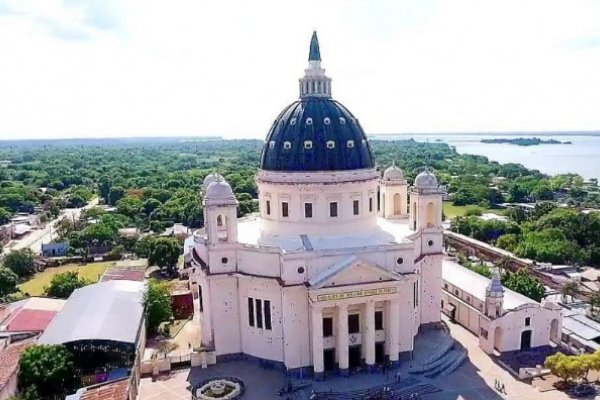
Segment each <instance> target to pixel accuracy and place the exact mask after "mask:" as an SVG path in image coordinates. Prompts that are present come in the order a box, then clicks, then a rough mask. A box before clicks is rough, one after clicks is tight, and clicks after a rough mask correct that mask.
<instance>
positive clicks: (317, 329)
mask: <svg viewBox="0 0 600 400" xmlns="http://www.w3.org/2000/svg"><path fill="white" fill-rule="evenodd" d="M311 329H312V356H313V357H312V358H313V369H314V373H315V378H317V379H318V378H321V377H322V376H323V372H324V371H325V365H324V364H323V310H321V308H320V307H315V306H311Z"/></svg>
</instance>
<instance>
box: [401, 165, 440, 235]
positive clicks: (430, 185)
mask: <svg viewBox="0 0 600 400" xmlns="http://www.w3.org/2000/svg"><path fill="white" fill-rule="evenodd" d="M443 194H444V191H443V190H442V189H441V188H440V187H439V185H438V181H437V178H436V177H435V175H433V174H432V173H431V172H430V171H429V170H425V171H423V172H421V173H420V174H419V175H417V177H416V178H415V183H414V185H413V186H412V187H411V188H410V213H409V214H410V228H411V229H413V230H416V231H418V230H427V229H429V230H439V229H442V196H443Z"/></svg>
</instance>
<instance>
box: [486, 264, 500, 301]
mask: <svg viewBox="0 0 600 400" xmlns="http://www.w3.org/2000/svg"><path fill="white" fill-rule="evenodd" d="M486 292H487V293H486V294H487V295H488V296H493V297H497V296H503V295H504V287H503V286H502V281H501V279H500V274H499V273H498V271H497V270H496V269H494V272H492V279H491V280H490V284H489V285H488V287H487V291H486Z"/></svg>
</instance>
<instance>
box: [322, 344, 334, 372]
mask: <svg viewBox="0 0 600 400" xmlns="http://www.w3.org/2000/svg"><path fill="white" fill-rule="evenodd" d="M323 366H324V367H325V372H331V371H333V370H334V369H335V349H325V350H323Z"/></svg>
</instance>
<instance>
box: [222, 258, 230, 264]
mask: <svg viewBox="0 0 600 400" xmlns="http://www.w3.org/2000/svg"><path fill="white" fill-rule="evenodd" d="M227 261H229V260H228V259H227V257H223V258H221V262H222V263H223V264H227Z"/></svg>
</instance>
